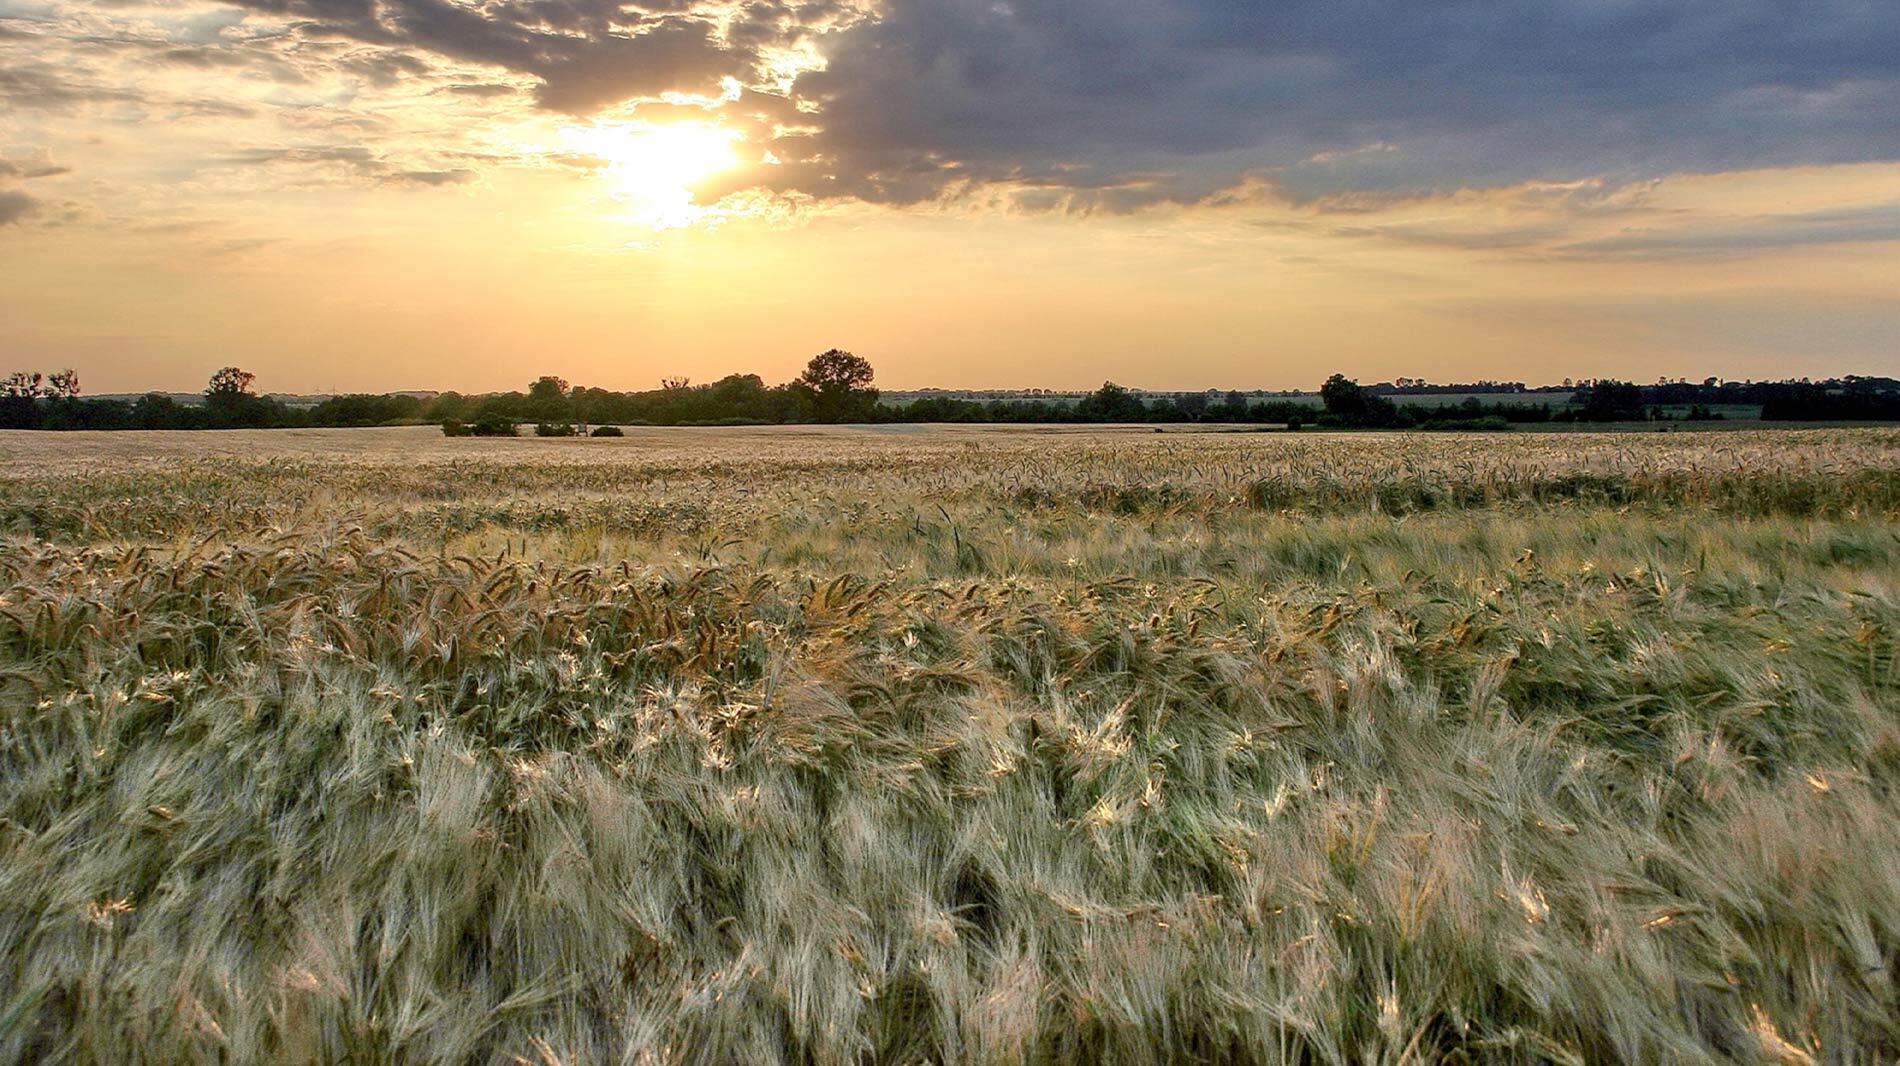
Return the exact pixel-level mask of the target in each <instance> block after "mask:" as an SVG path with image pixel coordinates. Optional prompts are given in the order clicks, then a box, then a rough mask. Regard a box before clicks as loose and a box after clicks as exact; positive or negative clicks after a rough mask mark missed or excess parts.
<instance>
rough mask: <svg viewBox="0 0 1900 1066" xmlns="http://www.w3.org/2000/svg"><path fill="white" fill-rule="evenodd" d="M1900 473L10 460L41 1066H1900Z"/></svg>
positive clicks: (16, 443) (17, 883)
mask: <svg viewBox="0 0 1900 1066" xmlns="http://www.w3.org/2000/svg"><path fill="white" fill-rule="evenodd" d="M1896 519H1900V430H1897V429H1884V428H1859V429H1813V430H1775V431H1759V430H1746V429H1744V430H1736V431H1733V432H1725V433H1719V434H1704V433H1677V434H1657V433H1645V434H1636V433H1576V434H1568V435H1562V436H1559V435H1554V434H1524V435H1512V436H1496V435H1468V434H1439V435H1421V434H1404V433H1378V432H1357V433H1337V434H1334V433H1303V434H1285V433H1224V432H1193V431H1182V432H1167V433H1155V432H1153V431H1152V429H1150V428H1147V427H1142V428H1140V429H1117V428H1114V427H1100V426H1062V427H963V426H878V427H832V426H775V427H733V428H703V427H702V428H664V427H635V428H632V429H629V430H628V431H627V436H625V437H622V438H616V439H537V438H530V437H522V438H516V439H500V440H495V439H470V438H457V437H447V436H444V435H443V434H442V433H440V432H439V431H437V430H436V429H434V428H432V427H426V426H419V427H398V428H387V429H323V430H230V431H221V432H215V433H179V432H137V431H131V432H116V433H62V434H46V433H30V432H12V433H0V1060H5V1061H20V1062H28V1061H31V1062H72V1063H116V1062H122V1061H127V1060H146V1061H209V1060H226V1061H239V1062H259V1061H273V1062H298V1063H319V1062H338V1061H350V1062H442V1063H467V1062H481V1063H490V1062H492V1063H498V1064H511V1063H517V1062H533V1063H559V1064H563V1066H565V1064H579V1063H593V1062H608V1061H622V1062H652V1063H699V1062H733V1061H744V1062H786V1063H832V1062H880V1063H882V1062H891V1063H911V1062H942V1063H1017V1062H1038V1063H1067V1062H1082V1061H1089V1062H1107V1063H1152V1062H1175V1061H1178V1062H1187V1061H1199V1062H1206V1061H1229V1062H1248V1063H1309V1062H1327V1063H1347V1062H1361V1061H1383V1062H1393V1063H1399V1062H1424V1061H1450V1062H1458V1061H1466V1062H1503V1063H1549V1062H1573V1063H1599V1062H1624V1063H1648V1062H1658V1061H1672V1062H1774V1063H1784V1064H1786V1063H1811V1062H1825V1061H1843V1062H1858V1061H1886V1060H1888V1059H1891V1058H1893V1057H1894V1056H1895V1055H1897V1054H1900V999H1897V998H1896V995H1897V994H1896V985H1895V980H1896V977H1897V976H1900V975H1897V974H1896V973H1895V968H1896V966H1900V880H1896V879H1895V877H1894V876H1893V870H1894V868H1895V863H1896V862H1897V861H1900V525H1897V524H1896Z"/></svg>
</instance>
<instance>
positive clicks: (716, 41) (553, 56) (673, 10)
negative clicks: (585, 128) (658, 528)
mask: <svg viewBox="0 0 1900 1066" xmlns="http://www.w3.org/2000/svg"><path fill="white" fill-rule="evenodd" d="M235 2H236V3H237V4H238V6H240V7H243V8H246V9H248V10H252V11H259V12H265V13H269V14H274V15H281V16H289V17H292V18H295V19H297V20H301V21H300V26H301V32H302V33H303V34H305V35H306V36H329V37H338V38H344V39H348V40H353V41H358V42H361V43H364V44H369V45H375V46H379V47H382V48H386V49H392V50H399V49H408V50H415V51H425V52H430V53H433V54H436V55H439V56H443V57H446V58H448V59H452V60H457V61H461V62H467V63H479V64H486V65H490V66H496V67H501V68H504V69H506V70H510V71H514V72H516V73H520V74H527V75H531V76H533V77H535V78H537V79H539V81H540V87H539V90H538V92H537V99H538V101H539V102H540V103H541V105H542V106H544V107H548V108H551V109H554V110H558V111H566V112H570V113H575V114H585V113H589V112H592V111H596V110H598V109H600V108H603V107H606V106H609V105H612V104H617V103H621V102H623V101H626V100H628V99H631V98H635V97H641V96H658V95H659V94H661V93H663V92H667V91H708V90H710V91H713V92H716V91H717V87H718V84H719V81H720V79H721V78H722V77H730V76H734V75H739V74H745V73H748V72H749V71H750V69H751V66H752V64H753V60H754V53H753V51H752V50H751V49H749V48H747V47H745V46H744V45H740V44H735V43H733V42H730V41H727V40H722V39H721V38H720V36H719V34H718V32H717V31H718V28H719V26H720V24H721V23H722V22H723V21H726V20H728V19H730V18H731V13H730V12H729V11H727V10H726V9H724V8H720V7H708V8H705V9H700V8H693V7H685V6H679V5H672V4H665V3H662V4H658V5H655V7H656V10H655V12H654V13H651V14H648V13H644V12H642V11H641V10H640V9H637V8H634V7H629V6H627V5H623V4H621V3H618V2H609V0H512V2H511V0H501V2H497V3H491V4H484V5H482V6H481V7H479V8H476V7H471V6H465V5H461V4H456V3H451V2H448V0H383V2H380V3H376V2H371V0H235ZM764 6H773V5H769V4H768V5H764ZM392 62H394V63H396V64H397V66H394V67H392V66H389V64H390V63H392ZM383 63H384V67H385V69H384V71H383V73H384V74H386V75H388V76H392V77H393V76H398V75H400V74H403V73H409V74H413V73H416V72H415V71H414V70H408V71H403V70H401V69H399V66H400V60H389V59H385V60H384V61H383Z"/></svg>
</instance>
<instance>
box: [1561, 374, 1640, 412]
mask: <svg viewBox="0 0 1900 1066" xmlns="http://www.w3.org/2000/svg"><path fill="white" fill-rule="evenodd" d="M1571 402H1573V403H1580V404H1582V405H1583V410H1582V411H1581V412H1579V416H1580V417H1581V418H1582V419H1583V420H1584V421H1586V422H1640V421H1642V420H1643V418H1644V414H1645V411H1644V406H1643V390H1642V388H1641V386H1638V385H1632V384H1630V383H1629V382H1627V381H1616V380H1613V379H1605V380H1602V381H1596V382H1592V383H1591V384H1590V385H1588V386H1586V387H1584V388H1582V389H1579V390H1577V393H1576V395H1575V396H1573V397H1571Z"/></svg>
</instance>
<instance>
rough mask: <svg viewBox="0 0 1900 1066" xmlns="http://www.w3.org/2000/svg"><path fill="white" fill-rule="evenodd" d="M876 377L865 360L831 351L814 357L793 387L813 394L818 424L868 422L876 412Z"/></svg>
mask: <svg viewBox="0 0 1900 1066" xmlns="http://www.w3.org/2000/svg"><path fill="white" fill-rule="evenodd" d="M874 376H875V374H874V372H873V371H872V369H871V364H870V362H868V361H867V360H865V359H864V358H863V357H862V356H856V355H852V354H851V353H850V352H847V351H845V350H844V349H842V348H832V349H829V350H827V351H823V352H820V353H818V354H817V355H814V356H812V358H811V362H809V363H807V364H805V372H804V373H802V374H800V375H798V378H797V380H795V381H793V382H792V384H793V385H794V386H795V387H797V388H800V389H804V390H806V391H808V392H810V393H811V397H812V406H813V409H814V414H815V415H816V416H817V418H818V421H820V422H844V421H851V420H855V419H868V418H869V417H870V415H871V412H872V411H873V409H875V408H876V406H877V390H876V389H874V388H872V387H871V381H872V378H873V377H874Z"/></svg>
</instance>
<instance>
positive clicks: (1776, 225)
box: [1558, 203, 1900, 259]
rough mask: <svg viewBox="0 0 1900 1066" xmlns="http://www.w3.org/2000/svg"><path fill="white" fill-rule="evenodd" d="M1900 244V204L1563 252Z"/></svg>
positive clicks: (1617, 239) (1640, 233) (1663, 255)
mask: <svg viewBox="0 0 1900 1066" xmlns="http://www.w3.org/2000/svg"><path fill="white" fill-rule="evenodd" d="M1884 241H1900V203H1885V204H1871V205H1863V206H1857V207H1843V208H1832V209H1829V210H1825V211H1808V212H1802V213H1799V214H1788V215H1764V216H1760V217H1757V218H1751V219H1746V220H1742V221H1739V222H1728V223H1721V222H1715V223H1704V224H1702V225H1699V226H1696V227H1695V228H1693V229H1688V228H1677V229H1654V228H1644V229H1630V230H1625V231H1624V232H1622V233H1618V234H1615V235H1613V236H1609V237H1601V238H1598V239H1596V240H1589V241H1577V242H1575V243H1572V244H1568V245H1565V246H1563V247H1562V248H1560V249H1558V252H1559V254H1561V255H1565V256H1568V257H1571V258H1578V259H1701V258H1710V257H1722V256H1737V255H1748V254H1752V253H1755V252H1763V251H1771V250H1774V249H1781V248H1799V247H1805V246H1812V245H1825V244H1851V243H1863V242H1884Z"/></svg>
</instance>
